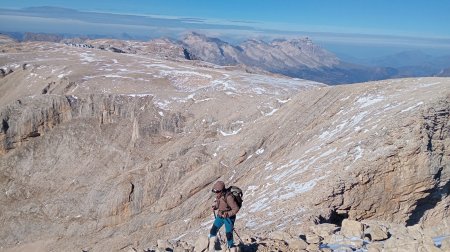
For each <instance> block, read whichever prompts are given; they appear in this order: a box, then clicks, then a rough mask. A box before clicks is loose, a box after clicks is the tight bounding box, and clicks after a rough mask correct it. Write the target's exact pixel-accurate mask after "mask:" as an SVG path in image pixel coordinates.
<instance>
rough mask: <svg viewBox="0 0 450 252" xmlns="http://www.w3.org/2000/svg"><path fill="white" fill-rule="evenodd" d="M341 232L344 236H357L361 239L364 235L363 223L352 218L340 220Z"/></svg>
mask: <svg viewBox="0 0 450 252" xmlns="http://www.w3.org/2000/svg"><path fill="white" fill-rule="evenodd" d="M341 233H342V235H344V236H345V237H348V238H351V237H357V238H360V239H362V238H363V237H364V224H362V223H361V222H358V221H354V220H348V219H345V220H344V221H343V222H342V228H341Z"/></svg>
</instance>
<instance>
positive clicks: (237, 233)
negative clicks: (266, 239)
mask: <svg viewBox="0 0 450 252" xmlns="http://www.w3.org/2000/svg"><path fill="white" fill-rule="evenodd" d="M233 231H234V233H235V234H236V236H237V237H238V238H239V240H241V242H242V244H245V243H244V241H243V240H242V239H241V237H240V236H239V234H238V233H237V232H236V229H235V228H233Z"/></svg>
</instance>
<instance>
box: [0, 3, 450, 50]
mask: <svg viewBox="0 0 450 252" xmlns="http://www.w3.org/2000/svg"><path fill="white" fill-rule="evenodd" d="M33 6H57V7H64V8H70V9H76V10H79V11H90V12H103V13H121V14H131V15H157V16H158V17H160V18H166V19H177V18H178V19H180V18H193V19H192V20H191V21H189V20H186V19H185V20H183V23H184V24H187V23H189V22H190V23H192V24H194V25H193V27H194V28H199V27H198V26H195V25H196V24H200V23H203V24H204V23H208V24H214V25H216V27H215V28H214V29H212V28H211V27H209V30H208V29H206V28H205V27H203V28H204V29H205V30H208V31H206V33H208V32H209V34H210V35H218V36H220V35H221V31H220V27H219V25H225V26H227V27H226V28H228V36H229V35H230V27H231V26H232V25H238V26H246V27H247V28H248V29H247V31H249V32H244V31H243V29H240V30H241V33H240V34H239V36H245V34H247V35H249V36H251V34H252V32H251V31H252V30H257V31H258V34H259V35H261V34H264V33H266V35H267V34H268V33H270V34H272V35H273V36H272V37H274V36H275V34H287V35H290V36H295V35H298V34H300V35H305V34H306V35H308V34H311V36H310V37H312V39H313V40H314V38H316V40H318V41H321V42H322V43H325V44H327V43H328V44H330V43H331V41H334V42H333V43H334V44H335V45H337V46H339V44H341V45H342V44H345V43H347V42H351V41H352V40H357V41H359V42H361V43H366V44H368V43H372V44H376V43H378V42H379V43H381V44H386V43H387V42H386V41H387V40H389V39H386V40H384V38H385V37H383V36H386V35H387V36H396V37H402V39H399V38H394V39H393V40H392V44H393V45H396V44H397V45H400V44H408V43H412V44H414V43H416V44H417V45H421V46H425V45H426V46H430V47H433V43H435V42H436V45H435V46H436V47H441V48H450V14H449V13H450V1H449V0H429V1H425V0H421V1H419V0H401V1H400V0H370V1H369V0H221V1H219V0H160V1H154V0H146V1H144V0H141V1H139V0H120V1H119V0H107V1H106V0H96V1H92V0H89V1H88V0H77V1H56V0H32V1H24V0H14V1H3V3H2V5H1V8H3V9H20V8H26V7H33ZM8 18H9V16H8ZM8 18H7V16H5V15H4V16H3V19H4V20H2V14H1V13H0V23H3V25H1V24H0V30H1V29H2V28H4V26H5V22H8V21H10V19H8ZM197 19H198V20H197ZM236 21H237V22H236ZM33 22H35V21H33ZM162 26H164V25H162V24H161V29H163V28H164V27H162ZM171 29H173V27H172V28H171ZM180 29H189V27H186V26H183V27H181V28H180ZM180 29H179V30H180ZM225 33H226V32H224V34H225ZM255 34H256V33H255ZM333 34H334V35H333ZM336 34H338V35H336ZM339 34H347V35H345V36H342V35H339ZM357 34H359V35H357ZM361 34H364V35H367V36H361ZM355 35H357V36H356V37H355ZM371 35H376V36H375V37H372V36H371ZM236 36H238V34H237V33H236ZM404 37H410V39H409V41H408V39H406V40H405V39H404ZM411 38H417V40H416V39H411ZM377 41H378V42H377ZM446 44H448V45H446Z"/></svg>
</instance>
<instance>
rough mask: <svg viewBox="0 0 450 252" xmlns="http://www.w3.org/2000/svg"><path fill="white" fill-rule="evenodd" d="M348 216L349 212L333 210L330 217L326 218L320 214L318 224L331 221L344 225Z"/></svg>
mask: <svg viewBox="0 0 450 252" xmlns="http://www.w3.org/2000/svg"><path fill="white" fill-rule="evenodd" d="M347 218H348V214H347V213H338V212H337V211H335V210H334V211H332V212H331V214H330V216H329V217H328V218H325V217H323V216H319V223H318V224H323V223H331V224H334V225H337V226H339V227H340V226H342V221H344V220H345V219H347Z"/></svg>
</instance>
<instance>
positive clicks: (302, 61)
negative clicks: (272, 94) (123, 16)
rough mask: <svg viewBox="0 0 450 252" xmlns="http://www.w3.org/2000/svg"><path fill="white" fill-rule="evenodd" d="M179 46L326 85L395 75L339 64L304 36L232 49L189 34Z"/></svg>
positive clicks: (219, 59) (224, 62)
mask: <svg viewBox="0 0 450 252" xmlns="http://www.w3.org/2000/svg"><path fill="white" fill-rule="evenodd" d="M181 43H182V44H183V45H184V47H185V48H186V49H187V50H188V51H189V52H190V53H191V54H192V55H195V58H197V59H201V60H204V61H208V62H212V63H215V64H218V65H236V64H241V65H245V66H251V67H254V68H258V69H263V70H265V71H268V72H272V73H279V74H283V75H287V76H291V77H298V78H303V79H309V80H315V81H319V82H323V83H327V84H342V83H354V82H361V81H368V80H378V79H386V78H387V77H389V76H393V75H395V74H396V71H395V70H394V69H388V68H383V67H364V66H358V65H354V64H349V63H346V62H343V61H341V60H340V59H339V58H338V57H337V56H336V55H334V54H333V53H331V52H329V51H327V50H325V49H323V48H321V47H320V46H318V45H316V44H314V43H313V42H312V40H311V39H309V38H307V37H305V38H300V39H291V40H284V39H276V40H273V41H272V42H270V43H267V42H264V41H262V40H247V41H245V42H243V43H242V44H240V45H238V46H233V45H231V44H229V43H226V42H224V41H222V40H220V39H217V38H209V37H206V36H205V35H201V34H198V33H194V32H192V33H189V34H187V35H186V36H185V38H184V39H182V40H181Z"/></svg>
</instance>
